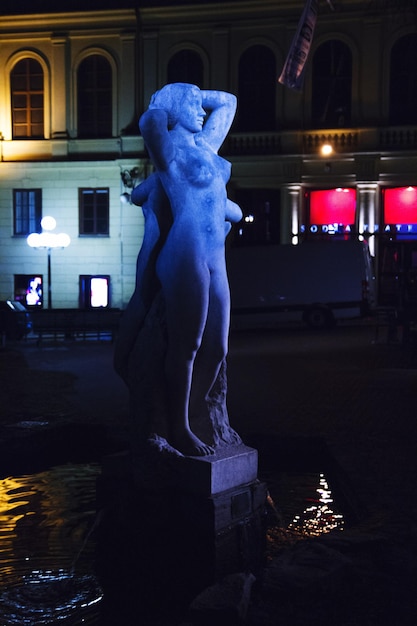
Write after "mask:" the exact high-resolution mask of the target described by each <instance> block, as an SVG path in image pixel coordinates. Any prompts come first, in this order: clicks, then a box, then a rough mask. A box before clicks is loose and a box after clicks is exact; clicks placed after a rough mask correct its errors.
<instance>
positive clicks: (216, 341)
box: [115, 83, 242, 456]
mask: <svg viewBox="0 0 417 626" xmlns="http://www.w3.org/2000/svg"><path fill="white" fill-rule="evenodd" d="M235 110H236V98H235V96H233V95H232V94H229V93H225V92H221V91H208V90H200V89H199V88H198V87H196V86H194V85H190V84H187V83H173V84H169V85H166V86H165V87H163V88H162V89H161V90H160V91H158V92H156V93H155V94H154V95H153V96H152V99H151V102H150V105H149V108H148V110H147V111H146V112H145V113H144V114H143V115H142V117H141V119H140V122H139V127H140V130H141V132H142V135H143V138H144V141H145V144H146V147H147V149H148V151H149V154H150V157H151V160H152V162H153V164H154V167H155V170H156V172H155V173H154V174H152V176H151V177H150V178H148V179H147V180H145V181H144V183H142V184H141V185H139V187H137V188H136V189H135V190H134V192H133V194H132V200H133V202H134V203H135V204H138V205H141V206H142V209H143V212H144V216H145V236H144V241H143V245H142V248H141V250H140V253H139V257H138V264H137V281H136V289H135V293H134V294H133V296H132V299H131V302H130V303H129V306H128V308H127V310H126V312H125V314H124V315H123V318H122V322H121V327H120V333H119V338H118V343H117V347H116V352H115V367H116V370H117V371H118V372H119V373H120V374H121V375H122V376H123V378H124V380H125V381H126V383H127V385H128V387H129V390H130V399H131V405H132V418H133V420H134V422H135V424H136V431H135V437H137V439H138V441H142V442H143V441H145V440H148V441H149V439H152V438H154V439H155V437H156V438H157V439H158V441H159V442H160V441H166V442H167V445H168V447H171V448H173V449H174V450H176V451H178V452H179V453H181V454H182V455H187V456H206V455H210V454H212V453H213V452H215V451H216V450H217V448H218V447H221V446H225V445H231V444H239V443H241V440H240V438H239V436H238V435H237V434H236V432H235V431H234V430H233V429H232V428H231V427H230V425H229V421H228V415H227V407H226V371H225V359H226V354H227V349H228V336H229V319H230V292H229V285H228V279H227V272H226V261H225V239H226V237H227V235H228V233H229V231H230V229H231V223H232V222H238V221H239V220H240V219H241V217H242V213H241V210H240V208H239V207H238V206H237V205H236V204H235V203H234V202H232V201H231V200H230V199H228V197H227V192H226V184H227V182H228V180H229V178H230V171H231V165H230V163H229V162H228V161H226V160H224V159H223V158H221V157H220V156H219V155H218V150H219V148H220V146H221V144H222V143H223V141H224V139H225V137H226V135H227V132H228V131H229V128H230V126H231V124H232V121H233V118H234V114H235Z"/></svg>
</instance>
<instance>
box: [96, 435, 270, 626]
mask: <svg viewBox="0 0 417 626" xmlns="http://www.w3.org/2000/svg"><path fill="white" fill-rule="evenodd" d="M232 448H233V447H232ZM236 448H238V449H234V450H232V451H231V450H229V453H231V454H230V457H229V456H228V455H227V453H226V450H225V451H224V452H222V453H221V454H216V455H214V456H212V457H187V458H185V457H183V458H182V459H180V460H183V461H185V463H180V466H181V471H180V472H179V475H180V476H181V481H180V482H178V484H177V485H176V486H174V487H173V486H172V485H169V487H167V488H166V489H161V488H160V485H159V486H158V488H157V489H154V490H152V489H151V488H149V485H148V486H147V488H145V487H144V486H143V485H139V486H138V483H137V481H136V479H135V477H134V474H133V473H132V471H131V465H130V455H129V454H128V453H125V454H119V455H114V456H111V457H108V458H107V459H105V461H104V464H103V473H102V476H101V477H100V479H99V481H98V484H97V505H98V509H99V510H101V511H102V516H101V519H102V521H101V523H100V527H99V530H98V543H97V569H98V576H99V578H100V581H101V584H102V586H103V590H104V607H105V610H104V617H106V616H110V615H113V617H115V616H117V617H118V619H120V615H121V614H123V613H120V611H123V610H126V607H127V606H129V607H132V611H134V614H135V615H136V616H143V615H146V613H150V614H152V615H155V613H158V612H160V611H162V612H163V611H165V610H166V611H167V612H168V613H169V615H171V616H172V615H173V614H174V613H175V612H178V614H179V615H181V614H182V613H183V612H184V610H185V609H186V608H187V607H188V606H189V604H190V602H191V601H192V600H193V598H194V597H195V596H196V595H197V594H199V593H200V592H201V591H202V590H203V589H205V588H206V587H208V586H210V585H212V584H213V583H215V582H217V581H219V580H220V579H222V578H223V577H224V576H227V575H229V574H232V573H235V572H248V571H251V572H252V573H253V574H254V575H255V576H257V574H258V573H259V572H260V570H261V568H262V566H263V555H264V549H265V502H266V487H265V485H264V484H263V483H260V482H259V481H258V480H257V479H256V467H257V452H256V450H253V449H252V448H247V447H246V446H237V447H236ZM254 468H255V475H254ZM239 471H240V472H241V476H243V480H242V479H241V478H239ZM135 475H136V472H135ZM177 478H178V476H177ZM224 487H225V488H224ZM127 619H128V616H126V620H127ZM104 623H106V622H104ZM108 623H109V624H110V623H112V622H111V620H110V619H109V622H108Z"/></svg>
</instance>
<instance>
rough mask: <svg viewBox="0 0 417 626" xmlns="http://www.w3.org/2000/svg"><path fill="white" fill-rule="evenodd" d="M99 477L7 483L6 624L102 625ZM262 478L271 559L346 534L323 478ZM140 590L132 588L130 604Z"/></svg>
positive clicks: (65, 471) (3, 535)
mask: <svg viewBox="0 0 417 626" xmlns="http://www.w3.org/2000/svg"><path fill="white" fill-rule="evenodd" d="M99 473H100V466H99V465H98V464H76V465H74V464H68V465H62V466H58V467H54V468H51V469H49V470H48V471H45V472H41V473H38V474H33V475H25V476H20V477H8V478H5V479H4V480H0V561H1V565H0V599H1V602H0V625H1V626H6V625H7V626H15V625H16V626H17V625H19V626H25V625H27V626H46V625H53V626H56V624H58V623H59V624H65V626H69V625H71V626H75V625H80V624H83V625H84V626H87V625H89V624H90V625H91V626H93V625H97V624H98V623H99V619H100V613H101V611H102V604H103V603H102V602H101V599H102V591H101V589H100V586H99V584H98V582H97V578H96V576H95V571H94V568H95V566H96V546H95V542H94V538H93V537H94V535H93V534H92V532H91V531H92V529H93V528H94V525H95V523H96V520H97V518H96V479H97V476H98V475H99ZM261 479H262V480H263V481H265V482H266V484H267V486H268V489H269V492H270V499H269V501H270V504H271V506H270V507H269V515H270V517H269V520H268V530H267V538H268V544H269V550H268V554H267V556H268V557H270V556H272V555H273V553H274V552H275V551H276V550H278V549H279V548H280V547H281V546H282V543H284V544H285V545H288V542H289V541H299V540H300V539H304V538H306V537H312V536H317V535H319V534H321V533H323V532H329V531H331V530H334V529H343V527H344V519H343V515H342V514H341V513H340V511H339V510H338V509H337V506H336V505H335V503H334V502H333V496H332V493H331V490H330V487H329V485H328V482H327V479H326V477H325V476H324V475H323V474H296V473H283V472H270V473H269V474H264V475H262V476H261ZM116 536H117V531H116ZM135 593H137V591H136V590H135V591H134V590H133V589H130V591H128V592H127V594H128V596H129V597H127V596H126V598H125V599H126V602H130V600H131V599H132V598H131V597H130V595H132V597H133V596H134V595H135ZM122 599H123V598H122ZM117 606H118V607H119V605H117ZM117 610H118V611H119V613H121V610H122V608H117ZM119 617H120V615H119V614H117V618H119ZM122 621H123V620H122ZM115 623H116V622H115ZM120 623H122V622H120ZM124 623H127V622H126V621H125V622H124Z"/></svg>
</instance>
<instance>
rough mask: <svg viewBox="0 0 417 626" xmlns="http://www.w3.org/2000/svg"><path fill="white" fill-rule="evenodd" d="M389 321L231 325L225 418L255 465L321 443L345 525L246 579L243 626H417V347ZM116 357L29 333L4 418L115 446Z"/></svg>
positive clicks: (119, 390) (8, 370) (4, 353)
mask: <svg viewBox="0 0 417 626" xmlns="http://www.w3.org/2000/svg"><path fill="white" fill-rule="evenodd" d="M386 330H387V329H382V332H381V333H380V334H379V336H378V337H377V335H376V331H375V326H374V324H373V323H372V322H370V321H368V322H366V323H362V324H348V323H346V324H342V325H339V326H338V327H336V328H335V329H332V330H323V331H314V332H313V331H310V330H307V329H304V328H302V327H299V326H296V325H294V326H288V327H285V328H280V329H275V330H264V331H235V332H233V333H232V334H231V337H230V351H229V357H228V385H229V392H228V407H229V415H230V421H231V424H232V426H233V427H234V428H235V429H236V430H237V431H238V432H239V434H240V435H241V436H242V437H243V438H244V440H246V442H247V443H250V444H251V443H254V444H255V445H256V444H259V452H260V461H261V464H262V462H263V460H265V459H269V460H271V458H272V459H275V461H277V462H279V461H280V459H279V456H280V454H281V455H282V459H281V462H284V461H283V459H284V457H285V462H288V459H291V458H292V460H293V461H294V462H295V465H297V463H298V462H300V461H302V460H303V458H307V457H310V456H311V455H310V452H311V451H312V450H316V456H317V455H319V456H320V451H323V450H325V453H326V455H327V456H328V457H330V458H331V459H332V460H333V462H334V463H333V468H337V471H336V473H337V477H338V481H339V483H340V487H341V491H343V497H345V501H346V503H347V506H348V507H349V513H350V514H351V521H352V523H351V524H350V526H349V527H347V528H346V529H345V530H344V531H343V533H340V532H336V533H330V534H329V535H326V536H322V537H320V538H319V539H314V540H308V541H301V542H297V543H296V544H295V545H292V544H290V542H289V543H288V545H284V546H283V548H282V549H280V550H279V551H278V552H279V553H278V554H277V555H275V556H274V558H272V559H271V560H270V561H269V563H268V564H267V566H266V568H265V571H264V574H263V577H262V581H260V583H259V584H258V585H257V586H256V587H255V589H254V592H253V596H252V600H251V603H250V606H249V609H248V614H247V623H248V624H249V625H250V626H263V625H265V626H270V625H272V624H277V625H280V626H301V625H302V626H316V625H317V626H325V625H327V624H329V625H330V624H332V626H381V625H382V624H384V625H385V624H387V625H389V626H415V625H416V624H417V600H416V598H417V593H416V591H417V590H416V584H417V566H416V563H417V558H416V557H417V523H416V519H417V517H416V513H417V498H416V495H415V492H416V478H417V454H416V452H417V420H416V415H417V411H416V401H417V349H416V347H415V346H414V345H413V344H412V343H410V342H408V343H404V342H403V341H402V338H401V329H399V331H400V332H399V335H398V336H397V337H389V336H388V333H387V332H386ZM112 354H113V346H112V344H111V342H109V341H102V342H97V341H73V342H64V341H61V342H59V341H58V342H53V341H51V342H49V343H48V341H44V342H43V343H42V345H40V346H39V345H37V343H36V341H35V338H31V337H29V338H28V340H27V341H25V342H21V343H19V344H13V345H8V346H6V347H5V348H3V349H2V350H0V368H1V369H0V371H1V376H2V379H3V380H5V379H6V380H7V379H8V377H9V379H11V377H12V378H13V380H16V379H18V378H19V377H20V376H21V375H22V374H21V373H22V372H23V371H25V372H26V378H25V380H26V385H25V388H24V389H22V388H21V386H20V392H19V393H20V397H19V398H17V397H16V393H17V391H16V387H15V386H13V385H12V384H10V385H2V388H1V389H0V399H1V406H2V409H1V411H0V418H1V424H2V425H3V426H4V425H6V426H7V427H9V426H10V423H11V422H13V423H15V424H18V423H19V422H22V421H23V422H24V421H25V420H26V421H27V420H29V421H30V420H32V421H33V422H36V421H39V422H41V421H42V420H45V421H54V423H55V424H57V423H59V422H60V421H62V422H65V423H72V424H73V423H77V424H79V425H81V426H83V425H90V426H91V425H94V426H96V427H102V428H104V429H105V431H106V433H107V435H108V437H107V438H110V439H113V440H115V441H116V442H117V445H123V441H124V438H125V437H126V433H127V424H128V412H129V411H128V396H127V390H126V388H125V387H124V384H123V382H122V381H121V380H120V379H119V377H118V376H117V375H116V374H115V372H114V371H113V366H112ZM19 372H20V373H19ZM42 385H46V386H47V391H46V392H44V391H42V389H40V388H41V387H42ZM28 394H30V401H29V400H28V398H27V395H28ZM16 407H19V408H16ZM7 432H8V433H10V432H15V431H13V428H12V429H10V428H8V430H7ZM2 433H3V434H4V429H3V430H2ZM8 436H9V437H10V435H8ZM313 456H314V455H313ZM301 464H302V463H301ZM219 615H220V613H219ZM219 615H217V617H216V621H215V622H212V623H216V626H217V625H218V624H222V622H221V619H220V617H219ZM225 623H226V622H225ZM231 623H232V622H230V621H229V622H227V624H228V626H230V624H231ZM161 626H162V625H161ZM164 626H165V624H164Z"/></svg>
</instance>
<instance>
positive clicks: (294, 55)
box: [278, 0, 319, 89]
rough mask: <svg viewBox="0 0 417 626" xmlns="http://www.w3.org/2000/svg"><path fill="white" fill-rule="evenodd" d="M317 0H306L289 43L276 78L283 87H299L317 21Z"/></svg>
mask: <svg viewBox="0 0 417 626" xmlns="http://www.w3.org/2000/svg"><path fill="white" fill-rule="evenodd" d="M318 6H319V0H307V2H306V5H305V7H304V11H303V14H302V16H301V19H300V21H299V23H298V27H297V31H296V33H295V35H294V39H293V40H292V43H291V48H290V51H289V52H288V56H287V58H286V61H285V64H284V68H283V70H282V72H281V76H280V77H279V78H278V82H280V83H281V84H282V85H284V86H285V87H290V88H291V89H301V83H302V74H303V70H304V66H305V63H306V61H307V57H308V53H309V51H310V46H311V42H312V41H313V34H314V29H315V26H316V21H317V12H318Z"/></svg>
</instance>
